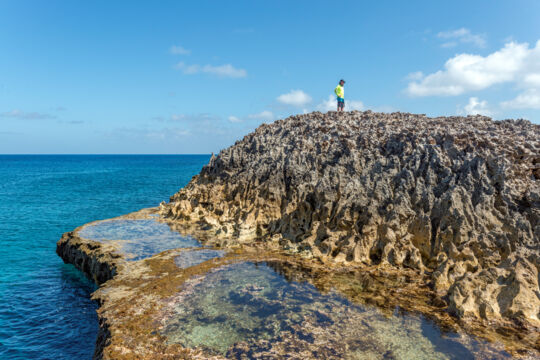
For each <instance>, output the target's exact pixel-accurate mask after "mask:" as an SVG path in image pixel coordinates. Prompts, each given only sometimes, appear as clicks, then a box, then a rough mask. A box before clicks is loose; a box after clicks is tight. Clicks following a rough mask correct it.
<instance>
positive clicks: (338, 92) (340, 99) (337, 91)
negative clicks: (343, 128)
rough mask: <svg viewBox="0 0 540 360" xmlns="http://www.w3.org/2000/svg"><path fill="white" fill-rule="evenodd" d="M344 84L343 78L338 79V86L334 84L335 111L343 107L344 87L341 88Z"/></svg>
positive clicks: (341, 109)
mask: <svg viewBox="0 0 540 360" xmlns="http://www.w3.org/2000/svg"><path fill="white" fill-rule="evenodd" d="M343 86H345V80H343V79H341V80H339V84H338V86H336V89H335V90H334V93H335V94H336V96H337V111H338V112H340V111H343V108H344V107H345V89H344V88H343Z"/></svg>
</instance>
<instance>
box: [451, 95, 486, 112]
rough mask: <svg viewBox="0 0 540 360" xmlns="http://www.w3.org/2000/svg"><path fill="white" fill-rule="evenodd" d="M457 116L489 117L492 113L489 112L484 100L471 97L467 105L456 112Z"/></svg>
mask: <svg viewBox="0 0 540 360" xmlns="http://www.w3.org/2000/svg"><path fill="white" fill-rule="evenodd" d="M458 114H461V115H486V116H491V115H492V114H493V112H492V111H490V110H489V107H488V103H487V101H486V100H479V99H478V98H477V97H471V98H469V102H468V104H467V105H465V106H464V107H463V108H462V109H459V110H458Z"/></svg>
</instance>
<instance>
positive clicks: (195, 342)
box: [161, 262, 510, 360]
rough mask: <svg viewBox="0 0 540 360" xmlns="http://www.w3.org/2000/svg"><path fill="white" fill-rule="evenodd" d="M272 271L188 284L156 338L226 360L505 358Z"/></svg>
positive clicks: (264, 268)
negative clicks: (222, 357) (163, 337)
mask: <svg viewBox="0 0 540 360" xmlns="http://www.w3.org/2000/svg"><path fill="white" fill-rule="evenodd" d="M276 266H277V267H278V268H277V270H280V269H279V266H280V265H279V264H276V263H274V264H272V263H270V264H267V263H253V262H243V263H236V264H232V265H226V266H223V267H220V268H217V269H214V270H212V271H210V272H209V273H207V274H205V275H203V276H198V277H194V278H192V279H190V280H188V281H187V282H186V283H184V284H183V286H182V291H181V292H180V293H179V294H178V295H175V296H173V297H172V298H170V299H169V300H168V301H167V305H166V306H165V307H164V308H163V309H162V313H163V314H165V315H164V316H163V318H162V319H161V323H162V328H161V333H162V335H164V336H165V337H166V338H167V342H168V343H170V344H180V345H182V346H184V347H187V348H192V349H201V350H202V351H203V352H204V353H205V354H208V355H222V356H225V357H226V358H228V359H244V358H246V359H248V358H249V359H279V358H284V357H286V358H290V359H378V358H389V359H418V360H421V359H426V360H427V359H429V360H434V359H457V358H460V359H503V358H510V355H509V354H508V353H506V352H504V351H502V350H500V349H498V348H497V347H496V346H494V345H493V344H489V343H487V342H484V341H481V340H477V339H474V338H472V337H469V336H467V335H464V334H461V335H459V334H456V333H453V332H449V333H441V331H440V330H439V329H438V328H437V327H436V326H435V325H434V324H433V323H431V322H430V321H428V320H426V319H424V318H423V317H421V316H418V315H412V314H401V313H398V312H396V313H394V314H393V315H391V316H385V315H383V314H382V313H381V312H380V311H378V310H377V309H376V308H374V307H369V306H362V305H357V304H353V303H351V302H349V301H348V300H347V299H345V298H344V297H342V296H340V295H339V294H337V293H334V292H332V291H331V292H329V293H326V294H324V293H321V292H320V291H319V290H318V289H317V288H316V287H314V286H313V285H311V284H310V283H308V282H304V281H295V280H294V278H293V279H291V278H285V277H283V276H282V275H280V274H278V273H277V272H275V270H274V269H276ZM289 274H290V272H289ZM293 275H294V273H293ZM298 275H299V276H301V274H298Z"/></svg>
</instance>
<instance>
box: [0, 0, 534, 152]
mask: <svg viewBox="0 0 540 360" xmlns="http://www.w3.org/2000/svg"><path fill="white" fill-rule="evenodd" d="M539 14H540V1H536V0H513V1H497V0H493V1H487V0H485V1H471V0H469V1H456V0H454V1H444V2H443V1H378V2H375V1H363V2H360V1H333V2H330V1H313V0H311V1H266V2H263V1H226V2H225V1H191V2H183V1H144V2H143V1H75V0H74V1H67V0H66V1H54V0H48V1H25V0H13V1H0V153H72V154H76V153H172V154H175V153H210V152H212V151H213V152H218V151H219V150H220V149H221V148H223V147H226V146H229V145H231V144H233V143H234V141H236V140H238V139H241V138H242V137H243V136H244V135H245V134H247V133H248V132H249V131H251V130H253V129H254V128H256V127H257V126H258V125H260V124H261V123H262V122H269V121H272V120H274V119H278V118H283V117H286V116H288V115H291V114H295V113H302V112H306V111H314V110H320V111H327V110H328V109H330V108H333V107H334V99H333V97H331V94H332V92H333V89H334V87H335V85H336V84H337V81H338V80H339V79H340V78H344V79H346V80H347V84H346V92H345V95H346V96H345V97H346V101H347V106H348V108H349V109H364V110H365V109H372V110H375V111H385V112H388V111H405V112H413V113H425V114H428V115H455V114H460V115H462V114H474V113H482V114H488V115H490V116H492V117H493V118H496V119H505V118H521V117H523V118H527V119H530V120H531V121H533V122H535V123H540V43H537V42H538V41H539V40H540V21H539V16H540V15H539Z"/></svg>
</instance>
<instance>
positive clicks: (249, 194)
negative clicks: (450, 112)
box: [161, 111, 540, 325]
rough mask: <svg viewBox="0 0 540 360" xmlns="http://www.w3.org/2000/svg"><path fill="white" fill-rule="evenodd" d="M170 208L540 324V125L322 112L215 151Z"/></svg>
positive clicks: (480, 313) (464, 305)
mask: <svg viewBox="0 0 540 360" xmlns="http://www.w3.org/2000/svg"><path fill="white" fill-rule="evenodd" d="M161 214H162V215H163V216H165V217H167V218H169V219H173V220H175V221H177V222H180V223H182V222H187V223H193V222H195V223H198V224H200V225H201V226H203V227H205V228H206V229H208V231H210V232H212V233H213V235H214V236H216V237H221V238H232V239H234V240H232V241H240V242H242V241H244V242H250V241H253V239H261V238H262V239H264V240H263V241H265V242H272V241H277V242H278V243H279V244H281V246H282V247H283V248H286V249H293V250H294V251H296V252H298V253H300V254H304V255H305V256H308V257H315V258H318V259H321V260H323V261H333V262H339V263H344V264H364V265H377V266H382V267H384V266H393V267H397V268H413V269H417V270H419V271H420V272H421V273H429V274H430V278H431V284H432V286H433V288H434V290H435V291H436V292H437V293H438V294H440V295H441V296H443V297H446V298H447V299H448V302H449V310H450V311H451V312H452V313H454V314H455V315H456V316H458V317H460V318H466V317H472V318H482V319H490V320H491V319H494V318H501V317H502V318H510V319H515V320H518V321H525V322H531V323H533V324H535V325H538V324H539V315H540V298H539V290H538V289H539V288H538V273H539V268H540V126H538V125H534V124H531V123H530V122H528V121H525V120H518V121H513V120H505V121H492V120H491V119H490V118H487V117H482V116H469V117H465V118H464V117H441V118H428V117H426V116H424V115H413V114H404V113H392V114H382V113H372V112H370V111H367V112H350V113H345V114H342V115H339V114H338V113H334V112H330V113H328V114H321V113H311V114H306V115H299V116H293V117H290V118H288V119H285V120H280V121H276V122H275V123H273V124H270V125H262V126H260V127H259V128H258V129H257V130H256V131H255V132H253V133H251V134H249V135H247V136H246V137H244V139H243V140H241V141H238V142H237V143H236V144H235V145H233V146H231V147H230V148H228V149H225V150H223V151H221V152H220V154H219V155H218V156H217V157H212V159H211V160H210V163H209V164H208V165H207V166H205V167H204V168H203V170H202V171H201V173H200V175H198V176H196V177H195V178H194V179H193V180H192V181H191V182H190V183H189V184H188V185H187V186H186V187H185V188H184V189H182V190H180V191H179V192H178V193H177V194H175V195H174V196H173V197H171V202H170V203H169V204H166V205H163V206H162V209H161Z"/></svg>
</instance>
